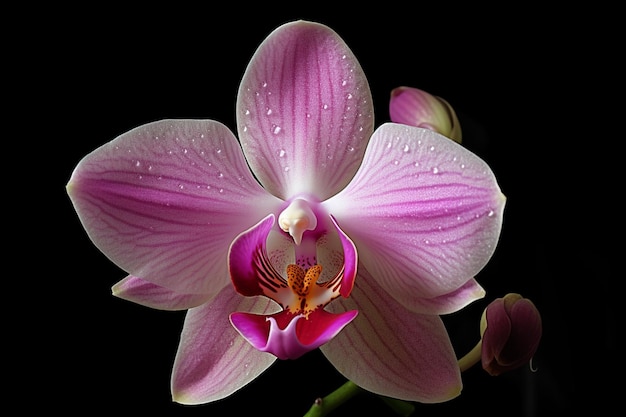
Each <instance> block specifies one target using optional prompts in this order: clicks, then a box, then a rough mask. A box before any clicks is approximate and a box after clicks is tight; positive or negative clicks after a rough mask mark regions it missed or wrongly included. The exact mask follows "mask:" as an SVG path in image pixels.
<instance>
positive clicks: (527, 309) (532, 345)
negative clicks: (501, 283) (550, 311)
mask: <svg viewBox="0 0 626 417" xmlns="http://www.w3.org/2000/svg"><path fill="white" fill-rule="evenodd" d="M480 331H481V335H482V357H481V361H482V366H483V369H484V370H485V371H487V372H488V373H489V374H491V375H500V374H501V373H504V372H507V371H510V370H513V369H516V368H518V367H520V366H522V365H524V364H526V363H528V362H529V361H530V359H531V358H532V357H533V355H534V354H535V352H536V350H537V347H538V345H539V340H540V339H541V332H542V326H541V315H540V314H539V310H537V308H536V307H535V305H534V304H533V302H532V301H530V300H529V299H527V298H524V297H522V296H521V295H519V294H515V293H509V294H507V295H505V296H504V297H503V298H496V299H495V300H493V301H492V302H491V303H490V304H489V305H488V306H487V308H486V309H485V311H484V312H483V316H482V319H481V323H480Z"/></svg>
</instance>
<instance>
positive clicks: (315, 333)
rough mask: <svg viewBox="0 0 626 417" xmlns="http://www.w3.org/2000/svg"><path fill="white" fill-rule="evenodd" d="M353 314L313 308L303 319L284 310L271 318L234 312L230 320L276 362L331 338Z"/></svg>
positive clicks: (245, 336)
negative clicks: (332, 312) (272, 356)
mask: <svg viewBox="0 0 626 417" xmlns="http://www.w3.org/2000/svg"><path fill="white" fill-rule="evenodd" d="M357 313H358V312H357V311H356V310H351V311H346V312H344V313H341V314H331V313H328V312H326V311H324V310H322V309H317V310H315V311H313V312H312V313H311V314H310V315H309V317H308V318H304V316H303V315H293V314H291V313H288V312H287V311H282V312H280V313H277V314H274V315H271V316H263V315H259V314H250V313H241V312H238V313H233V314H231V316H230V320H231V323H232V324H233V326H234V327H235V328H236V329H237V330H238V331H239V333H241V335H242V336H243V337H244V338H246V340H248V342H249V343H250V344H251V345H252V346H254V347H255V348H257V349H258V350H260V351H262V352H270V353H272V354H274V355H276V357H278V358H279V359H297V358H299V357H300V356H302V355H304V354H305V353H307V352H310V351H311V350H313V349H317V348H318V347H320V346H321V345H323V344H324V343H326V342H328V341H329V340H331V339H332V338H333V337H335V336H336V335H337V333H339V332H340V331H341V330H342V329H343V328H344V327H345V326H346V325H347V324H348V323H350V322H351V321H352V319H354V317H356V315H357Z"/></svg>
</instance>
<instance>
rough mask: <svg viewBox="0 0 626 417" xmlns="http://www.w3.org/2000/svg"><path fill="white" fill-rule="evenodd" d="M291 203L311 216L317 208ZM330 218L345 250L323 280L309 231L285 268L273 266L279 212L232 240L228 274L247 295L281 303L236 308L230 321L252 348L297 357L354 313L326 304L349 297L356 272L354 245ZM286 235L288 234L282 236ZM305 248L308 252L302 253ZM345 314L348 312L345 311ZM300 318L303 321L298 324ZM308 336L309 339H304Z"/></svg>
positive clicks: (315, 345) (236, 286) (299, 211)
mask: <svg viewBox="0 0 626 417" xmlns="http://www.w3.org/2000/svg"><path fill="white" fill-rule="evenodd" d="M296 201H298V203H296V204H292V205H290V206H289V207H288V208H287V209H286V210H285V211H284V212H289V210H290V207H292V206H295V208H294V210H292V211H291V213H294V212H295V213H296V214H298V213H300V214H304V215H305V216H306V215H310V214H311V213H313V211H307V210H303V209H302V207H303V206H304V207H305V208H306V206H305V205H303V204H302V203H301V202H300V201H302V200H296ZM330 220H331V223H332V224H333V225H334V226H335V229H336V231H337V233H338V236H339V239H338V240H339V242H340V244H341V247H342V249H343V254H344V257H343V260H344V262H343V265H341V267H340V268H339V269H338V270H337V271H335V272H333V275H332V276H331V278H330V279H325V280H320V276H321V274H322V271H323V269H324V268H323V266H322V264H320V263H317V262H314V263H312V264H308V263H307V262H309V260H311V259H313V260H314V259H316V256H315V254H307V253H306V252H307V251H310V250H315V248H316V246H315V245H311V244H310V243H311V240H314V239H315V238H314V236H311V235H305V236H304V242H303V243H302V244H301V245H295V246H294V245H291V247H292V248H294V249H295V253H296V258H299V257H301V259H307V262H304V261H296V263H288V264H286V265H284V271H285V273H284V275H285V276H286V278H285V276H283V274H282V273H281V272H279V271H281V268H280V267H278V266H276V265H274V263H273V262H272V259H273V258H272V256H271V255H270V254H269V253H268V244H267V241H268V236H269V235H270V233H271V232H272V230H273V228H274V223H275V216H274V215H273V214H270V215H268V216H267V217H266V218H265V219H263V220H261V221H260V222H259V223H258V224H257V225H256V226H254V227H252V228H251V229H249V230H247V231H246V232H244V233H242V234H240V235H239V236H238V237H237V238H236V239H235V241H234V242H233V244H232V245H231V249H230V254H229V266H230V274H231V279H232V282H233V285H234V286H235V289H236V290H237V291H238V292H239V293H240V294H242V295H244V296H257V295H263V296H265V297H267V298H270V299H272V300H274V301H275V302H276V303H277V304H279V305H280V307H281V308H282V311H281V312H280V313H276V314H273V315H269V316H263V315H260V316H256V315H253V314H249V313H244V312H237V313H233V314H231V323H232V325H233V326H234V327H235V328H236V329H237V331H239V333H240V334H241V335H242V336H243V337H244V338H246V339H247V340H248V341H249V342H250V343H251V344H252V345H253V346H254V347H256V348H257V349H259V350H262V351H266V350H265V349H267V351H270V352H271V353H274V354H275V355H276V356H277V357H279V358H295V357H298V356H300V355H301V354H302V353H303V351H308V350H311V349H314V348H317V347H319V346H320V345H321V344H323V343H326V342H327V341H328V340H330V339H331V338H332V337H334V335H336V334H337V333H338V332H339V331H340V330H341V329H342V328H343V327H344V326H345V325H347V324H348V323H349V322H350V321H351V320H352V319H353V318H354V317H355V316H356V311H354V312H350V314H347V313H342V314H332V313H328V312H326V311H324V307H325V306H326V305H328V304H329V303H330V302H331V301H332V300H334V299H335V298H337V297H340V296H343V297H347V296H349V294H350V292H351V290H352V287H353V285H354V278H355V276H356V263H357V256H356V248H355V246H354V244H353V243H352V242H351V241H350V240H349V239H348V238H347V236H345V234H344V233H343V232H342V231H341V229H340V228H339V226H338V225H337V223H336V221H335V220H334V219H333V218H332V217H331V218H330ZM280 238H281V239H284V237H282V236H281V237H280ZM302 252H304V253H302ZM346 314H347V315H346ZM297 323H299V324H297ZM303 341H308V342H303Z"/></svg>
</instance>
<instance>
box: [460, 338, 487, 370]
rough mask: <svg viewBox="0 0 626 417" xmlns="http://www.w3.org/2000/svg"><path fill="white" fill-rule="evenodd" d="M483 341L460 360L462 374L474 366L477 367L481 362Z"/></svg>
mask: <svg viewBox="0 0 626 417" xmlns="http://www.w3.org/2000/svg"><path fill="white" fill-rule="evenodd" d="M482 346H483V341H482V339H481V340H479V341H478V343H476V346H474V347H473V348H472V350H470V351H469V352H467V354H466V355H465V356H463V357H462V358H461V359H459V368H461V372H465V371H467V370H468V369H469V368H471V367H472V366H474V365H476V364H477V363H478V362H480V357H481V354H482V353H481V351H482Z"/></svg>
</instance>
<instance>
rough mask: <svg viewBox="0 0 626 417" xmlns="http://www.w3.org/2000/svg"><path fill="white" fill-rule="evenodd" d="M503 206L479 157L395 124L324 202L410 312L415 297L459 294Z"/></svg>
mask: <svg viewBox="0 0 626 417" xmlns="http://www.w3.org/2000/svg"><path fill="white" fill-rule="evenodd" d="M504 205H505V197H504V195H503V194H502V193H501V191H500V188H499V186H498V184H497V182H496V178H495V176H494V174H493V172H492V171H491V169H490V168H489V166H488V165H487V164H486V163H485V162H484V161H483V160H481V159H480V158H479V157H477V156H476V155H474V154H473V153H471V152H470V151H468V150H467V149H465V148H464V147H462V146H460V145H459V144H457V143H455V142H453V141H451V140H449V139H448V138H446V137H444V136H442V135H440V134H438V133H435V132H433V131H431V130H428V129H422V128H417V127H412V126H403V125H399V124H394V123H388V124H385V125H383V126H381V127H380V128H379V129H377V130H376V132H375V133H374V135H373V136H372V139H371V142H370V144H369V146H368V148H367V151H366V153H365V157H364V162H363V165H362V166H361V168H360V169H359V171H358V172H357V174H356V175H355V177H354V179H353V180H352V181H351V182H350V184H349V185H348V186H347V187H346V188H345V189H344V190H343V191H342V192H341V193H339V194H337V195H336V196H334V197H333V198H331V199H330V200H328V201H326V202H325V203H324V206H325V208H326V209H327V210H328V212H329V213H331V214H333V215H334V216H335V217H336V218H337V221H338V222H339V223H340V224H341V226H342V229H343V230H344V231H345V232H346V234H347V235H348V236H350V237H351V238H352V240H353V241H354V243H355V244H356V247H357V248H358V251H359V259H360V260H361V262H362V263H363V265H364V266H365V267H366V268H367V269H368V271H369V272H370V273H371V274H372V275H373V276H375V277H376V279H377V280H378V281H379V282H380V283H381V285H382V286H383V288H385V290H387V291H388V292H389V293H390V294H392V296H393V297H394V298H396V299H397V300H398V301H400V302H401V303H403V304H404V306H405V307H407V308H409V309H412V308H414V307H413V306H414V305H415V300H416V298H436V297H439V296H441V295H445V294H449V293H453V292H456V291H457V290H458V289H460V288H461V287H462V286H463V285H464V284H466V283H467V282H468V281H469V280H471V279H472V278H473V277H474V276H475V275H476V274H477V273H478V272H479V271H480V270H481V269H482V268H483V267H484V265H485V264H486V263H487V261H488V260H489V259H490V257H491V256H492V254H493V252H494V250H495V247H496V244H497V242H498V239H499V236H500V230H501V225H502V214H503V210H504ZM460 294H466V295H467V296H470V295H471V294H472V293H471V292H464V293H463V292H461V293H460ZM457 295H458V294H457ZM456 302H457V303H458V304H459V305H463V302H462V300H458V299H457V300H456Z"/></svg>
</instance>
